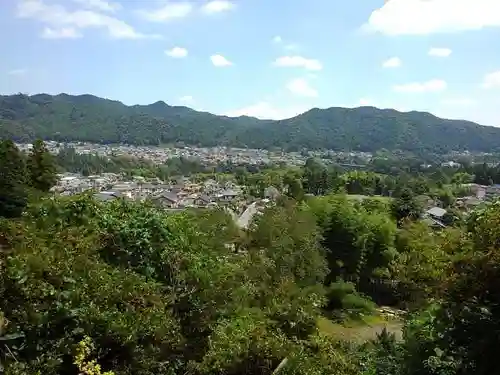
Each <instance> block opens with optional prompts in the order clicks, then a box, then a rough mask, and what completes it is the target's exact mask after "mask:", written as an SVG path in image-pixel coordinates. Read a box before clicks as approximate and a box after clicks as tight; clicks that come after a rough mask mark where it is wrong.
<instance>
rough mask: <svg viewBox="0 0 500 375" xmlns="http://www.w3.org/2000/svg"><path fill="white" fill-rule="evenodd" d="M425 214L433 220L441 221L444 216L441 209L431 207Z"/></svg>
mask: <svg viewBox="0 0 500 375" xmlns="http://www.w3.org/2000/svg"><path fill="white" fill-rule="evenodd" d="M425 213H426V214H427V215H428V216H430V217H431V218H433V219H435V220H441V219H442V218H443V216H444V215H445V214H446V210H445V209H444V208H441V207H432V208H429V209H428V210H427V211H425Z"/></svg>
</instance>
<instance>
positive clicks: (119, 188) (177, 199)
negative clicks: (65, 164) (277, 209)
mask: <svg viewBox="0 0 500 375" xmlns="http://www.w3.org/2000/svg"><path fill="white" fill-rule="evenodd" d="M90 189H92V190H93V191H94V192H95V193H94V198H95V199H97V200H99V201H110V200H114V199H118V198H124V199H129V200H135V201H145V200H148V201H151V202H153V203H154V204H155V205H157V206H158V207H160V208H163V209H166V210H182V209H186V208H214V207H224V208H226V209H228V210H229V212H231V214H232V215H234V216H235V220H236V221H237V222H239V223H240V226H242V227H245V226H247V225H248V223H249V222H250V220H251V217H252V216H253V215H254V214H255V213H256V212H257V211H259V210H258V208H259V207H264V206H267V205H269V204H272V203H273V202H274V201H275V200H276V199H277V198H278V197H279V196H280V192H279V191H278V189H276V188H275V187H272V186H270V187H268V188H267V189H266V190H265V193H264V195H265V198H264V199H261V200H258V201H250V200H249V199H248V198H247V196H246V194H245V191H244V187H243V186H239V185H237V184H235V183H234V182H232V181H224V182H219V181H215V180H213V179H208V180H205V181H203V182H194V181H191V180H190V179H189V178H187V177H182V178H179V179H177V180H176V181H174V182H169V183H165V182H163V181H161V180H159V179H157V178H152V179H145V178H144V177H141V176H136V177H133V178H131V179H124V177H122V176H121V175H119V174H115V173H103V174H101V175H96V176H81V175H78V174H71V173H64V174H60V175H59V181H58V183H57V185H56V186H54V187H53V188H52V190H53V192H54V193H56V194H60V195H75V194H79V193H82V192H85V191H87V190H90ZM254 211H255V212H254ZM245 218H246V219H245ZM238 220H239V221H238Z"/></svg>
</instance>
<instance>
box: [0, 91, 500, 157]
mask: <svg viewBox="0 0 500 375" xmlns="http://www.w3.org/2000/svg"><path fill="white" fill-rule="evenodd" d="M0 135H1V137H3V138H10V139H15V140H19V141H33V140H34V139H36V138H42V139H52V140H59V141H92V142H98V143H129V144H149V145H158V144H167V143H184V144H190V145H201V146H216V145H228V146H237V147H250V148H280V149H285V150H301V149H303V148H307V149H335V150H360V151H376V150H380V149H384V148H385V149H387V150H396V149H400V150H405V151H414V152H418V153H420V154H425V153H428V152H432V153H445V152H449V151H458V150H470V151H488V152H490V151H493V150H498V147H499V146H498V145H499V144H500V129H498V128H494V127H486V126H480V125H478V124H475V123H472V122H468V121H457V120H445V119H440V118H438V117H435V116H433V115H431V114H429V113H423V112H398V111H396V110H392V109H377V108H373V107H360V108H352V109H349V108H328V109H312V110H310V111H308V112H306V113H304V114H302V115H299V116H296V117H293V118H291V119H287V120H280V121H270V120H258V119H256V118H251V117H246V116H242V117H237V118H230V117H226V116H216V115H213V114H210V113H206V112H197V111H195V110H192V109H190V108H187V107H174V106H169V105H167V104H166V103H164V102H156V103H154V104H151V105H144V106H143V105H135V106H126V105H124V104H122V103H120V102H117V101H112V100H108V99H102V98H98V97H95V96H91V95H80V96H71V95H67V94H60V95H56V96H51V95H47V94H39V95H32V96H27V95H22V94H19V95H11V96H0Z"/></svg>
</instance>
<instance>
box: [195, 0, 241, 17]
mask: <svg viewBox="0 0 500 375" xmlns="http://www.w3.org/2000/svg"><path fill="white" fill-rule="evenodd" d="M233 7H234V4H233V3H232V2H231V1H227V0H212V1H209V2H208V3H206V4H205V5H203V7H202V8H201V9H202V11H203V12H205V13H207V14H214V13H220V12H224V11H227V10H231V9H232V8H233Z"/></svg>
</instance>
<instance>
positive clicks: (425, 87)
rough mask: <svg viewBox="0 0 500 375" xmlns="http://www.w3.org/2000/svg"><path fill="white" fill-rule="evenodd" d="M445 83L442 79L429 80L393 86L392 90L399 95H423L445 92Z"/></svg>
mask: <svg viewBox="0 0 500 375" xmlns="http://www.w3.org/2000/svg"><path fill="white" fill-rule="evenodd" d="M446 87H447V84H446V81H443V80H442V79H431V80H430V81H426V82H412V83H406V84H403V85H395V86H393V90H394V91H396V92H400V93H425V92H439V91H443V90H446Z"/></svg>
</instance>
